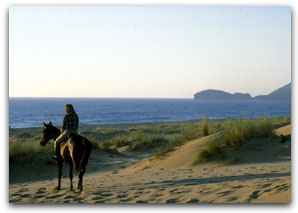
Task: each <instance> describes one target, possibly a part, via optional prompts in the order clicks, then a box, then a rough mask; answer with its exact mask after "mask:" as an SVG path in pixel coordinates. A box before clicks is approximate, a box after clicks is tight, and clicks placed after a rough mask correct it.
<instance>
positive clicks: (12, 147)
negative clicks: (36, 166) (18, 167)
mask: <svg viewBox="0 0 298 213" xmlns="http://www.w3.org/2000/svg"><path fill="white" fill-rule="evenodd" d="M38 154H43V155H46V157H45V159H46V158H48V157H49V156H51V155H53V154H54V148H53V146H51V145H47V146H41V145H40V143H39V142H37V141H35V140H33V141H32V138H30V139H27V140H25V141H21V140H20V139H18V138H14V139H13V140H11V141H10V142H9V162H10V163H25V162H26V161H30V160H32V159H33V158H34V156H36V155H38Z"/></svg>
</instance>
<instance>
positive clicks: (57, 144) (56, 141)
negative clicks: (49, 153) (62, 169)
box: [53, 131, 67, 161]
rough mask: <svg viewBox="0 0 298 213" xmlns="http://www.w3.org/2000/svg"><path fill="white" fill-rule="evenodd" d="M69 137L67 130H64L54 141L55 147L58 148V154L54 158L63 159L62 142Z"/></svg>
mask: <svg viewBox="0 0 298 213" xmlns="http://www.w3.org/2000/svg"><path fill="white" fill-rule="evenodd" d="M66 137H67V132H66V131H64V132H63V133H62V134H61V135H59V137H58V138H57V139H56V140H55V142H54V147H55V149H56V156H54V157H53V159H54V160H57V161H58V160H61V161H62V156H61V154H60V144H61V143H62V141H64V140H65V139H66Z"/></svg>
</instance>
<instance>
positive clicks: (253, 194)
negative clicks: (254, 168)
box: [249, 191, 260, 199]
mask: <svg viewBox="0 0 298 213" xmlns="http://www.w3.org/2000/svg"><path fill="white" fill-rule="evenodd" d="M259 192H260V191H254V192H253V193H252V194H251V195H250V196H249V197H250V198H252V199H256V198H258V197H259Z"/></svg>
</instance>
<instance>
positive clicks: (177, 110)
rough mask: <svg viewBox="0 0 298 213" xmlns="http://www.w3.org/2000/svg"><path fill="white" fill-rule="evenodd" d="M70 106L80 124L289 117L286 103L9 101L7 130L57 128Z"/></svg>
mask: <svg viewBox="0 0 298 213" xmlns="http://www.w3.org/2000/svg"><path fill="white" fill-rule="evenodd" d="M65 104H73V106H74V108H75V110H76V111H77V113H78V115H79V118H80V124H120V123H143V122H165V121H188V120H199V119H203V118H204V117H205V115H208V118H209V119H216V120H217V119H227V118H228V117H230V118H262V117H282V116H291V102H290V101H197V100H193V99H142V98H10V99H9V125H10V127H11V128H25V127H41V126H42V125H43V122H45V123H48V122H50V121H51V122H52V123H53V125H55V126H61V124H62V120H63V116H64V115H65V111H64V105H65Z"/></svg>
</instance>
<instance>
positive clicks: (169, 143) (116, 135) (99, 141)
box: [9, 116, 291, 164]
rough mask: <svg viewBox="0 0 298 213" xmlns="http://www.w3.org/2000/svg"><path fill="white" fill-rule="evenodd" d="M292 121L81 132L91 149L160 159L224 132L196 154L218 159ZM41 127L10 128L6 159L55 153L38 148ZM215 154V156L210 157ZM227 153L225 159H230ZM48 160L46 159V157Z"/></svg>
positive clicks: (190, 123)
mask: <svg viewBox="0 0 298 213" xmlns="http://www.w3.org/2000/svg"><path fill="white" fill-rule="evenodd" d="M289 123H291V118H290V117H281V118H266V117H265V118H262V119H235V120H231V119H228V120H210V119H208V117H207V116H206V117H205V118H204V119H202V120H199V121H183V122H163V123H145V124H127V125H124V124H122V125H121V126H120V125H115V126H111V125H109V126H108V127H105V126H104V125H98V127H96V126H95V127H96V128H95V127H94V125H93V126H90V127H89V126H88V125H85V126H83V127H82V129H83V130H84V131H83V132H81V133H80V134H81V135H83V136H85V137H87V138H88V139H89V140H90V142H91V143H92V147H93V148H94V149H98V150H101V151H104V152H108V153H110V154H120V153H119V151H118V149H119V148H122V147H125V146H127V147H128V149H127V150H128V151H130V152H134V151H140V150H141V151H145V152H148V153H152V154H153V156H155V157H157V158H161V157H163V156H165V154H166V153H168V152H171V151H173V150H175V148H176V147H178V146H182V145H183V144H185V143H187V142H188V141H190V140H193V139H197V138H200V137H204V136H207V135H210V134H213V133H216V132H222V133H223V135H224V136H223V139H222V141H221V144H219V142H214V143H213V144H209V145H208V147H206V150H204V152H202V153H201V154H199V155H200V156H199V157H198V158H199V159H198V160H197V162H207V161H210V160H212V159H214V161H218V160H219V159H224V157H225V155H227V152H226V150H225V149H226V148H234V149H235V148H237V147H239V146H241V145H242V144H244V143H245V142H246V141H248V140H250V139H252V138H260V137H274V135H273V133H272V130H273V129H274V128H278V127H280V126H283V125H286V124H289ZM41 133H42V128H24V129H10V138H9V162H10V163H11V164H18V163H24V161H27V160H30V159H33V158H34V156H36V155H42V156H44V159H48V158H49V156H51V155H53V154H54V148H53V146H51V145H47V146H46V147H41V146H40V144H39V138H40V137H41ZM213 155H216V156H213ZM232 158H234V159H236V157H233V156H232V157H230V156H229V154H228V155H227V156H226V160H230V161H231V162H232V161H233V160H231V159H232ZM47 161H48V160H47Z"/></svg>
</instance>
